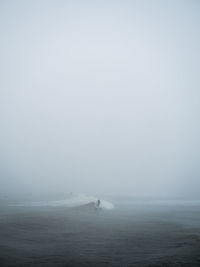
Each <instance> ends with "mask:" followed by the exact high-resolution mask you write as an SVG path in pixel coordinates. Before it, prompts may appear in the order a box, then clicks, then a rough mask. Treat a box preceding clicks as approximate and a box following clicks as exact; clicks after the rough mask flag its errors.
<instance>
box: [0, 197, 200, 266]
mask: <svg viewBox="0 0 200 267" xmlns="http://www.w3.org/2000/svg"><path fill="white" fill-rule="evenodd" d="M114 204H115V208H114V209H112V210H98V211H96V210H93V209H91V210H90V209H81V208H68V207H64V206H48V205H46V206H44V205H43V206H39V205H37V206H33V205H32V206H28V205H26V206H11V205H10V206H6V205H4V206H1V207H0V266H1V267H7V266H18V267H28V266H31V267H32V266H38V267H40V266H41V267H42V266H50V267H51V266H55V267H64V266H66V267H67V266H91V267H95V266H97V267H98V266H120V267H122V266H124V267H125V266H136V267H137V266H138V267H140V266H149V267H150V266H152V267H158V266H165V267H166V266H167V267H168V266H169V267H173V266H188V267H189V266H191V267H197V266H198V267H199V266H200V203H199V202H198V201H193V202H191V201H158V200H156V201H141V200H137V201H122V202H121V201H116V203H114Z"/></svg>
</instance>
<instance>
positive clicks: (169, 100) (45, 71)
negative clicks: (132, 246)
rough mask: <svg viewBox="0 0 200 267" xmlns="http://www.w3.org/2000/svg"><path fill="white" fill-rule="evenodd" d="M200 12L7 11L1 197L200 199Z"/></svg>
mask: <svg viewBox="0 0 200 267" xmlns="http://www.w3.org/2000/svg"><path fill="white" fill-rule="evenodd" d="M199 12H200V3H199V1H195V0H192V1H191V0H188V1H154V0H151V1H139V0H138V1H126V0H125V1H114V0H113V1H112V0H111V1H109V0H108V1H76V0H75V1H74V0H73V1H72V0H71V1H38V0H36V1H20V0H19V1H3V0H1V1H0V36H1V42H0V58H1V60H0V73H1V75H0V193H1V194H3V193H8V194H10V193H11V194H12V193H14V192H41V193H43V192H45V193H46V192H86V193H90V194H93V195H95V194H132V195H142V196H143V195H147V196H151V195H153V196H166V195H168V196H184V197H185V196H187V197H193V196H198V193H199V187H200V182H199V174H200V164H199V163H200V162H199V158H200V142H199V136H200V106H199V101H200V89H199V88H200V75H199V70H200V52H199V47H200V34H199V28H200V16H199Z"/></svg>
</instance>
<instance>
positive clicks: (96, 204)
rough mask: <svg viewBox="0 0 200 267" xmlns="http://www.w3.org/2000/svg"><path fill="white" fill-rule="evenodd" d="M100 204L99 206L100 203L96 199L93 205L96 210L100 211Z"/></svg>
mask: <svg viewBox="0 0 200 267" xmlns="http://www.w3.org/2000/svg"><path fill="white" fill-rule="evenodd" d="M100 204H101V201H100V200H99V199H98V200H97V202H96V203H95V208H96V210H98V209H100Z"/></svg>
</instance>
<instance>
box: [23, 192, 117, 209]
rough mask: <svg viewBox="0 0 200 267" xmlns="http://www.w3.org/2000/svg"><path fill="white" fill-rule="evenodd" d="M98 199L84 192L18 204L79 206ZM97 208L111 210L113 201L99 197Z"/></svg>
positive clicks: (94, 202)
mask: <svg viewBox="0 0 200 267" xmlns="http://www.w3.org/2000/svg"><path fill="white" fill-rule="evenodd" d="M97 201H98V198H96V197H93V196H87V195H84V194H79V195H72V196H71V197H68V198H67V199H63V200H55V201H41V202H31V203H29V204H26V205H25V204H23V205H20V206H32V207H34V206H39V207H41V206H48V207H68V208H73V207H81V206H84V205H87V204H92V203H93V204H94V205H95V204H96V203H97ZM99 208H101V209H105V210H112V209H114V205H113V203H111V202H109V201H106V200H103V199H100V205H99Z"/></svg>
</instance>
